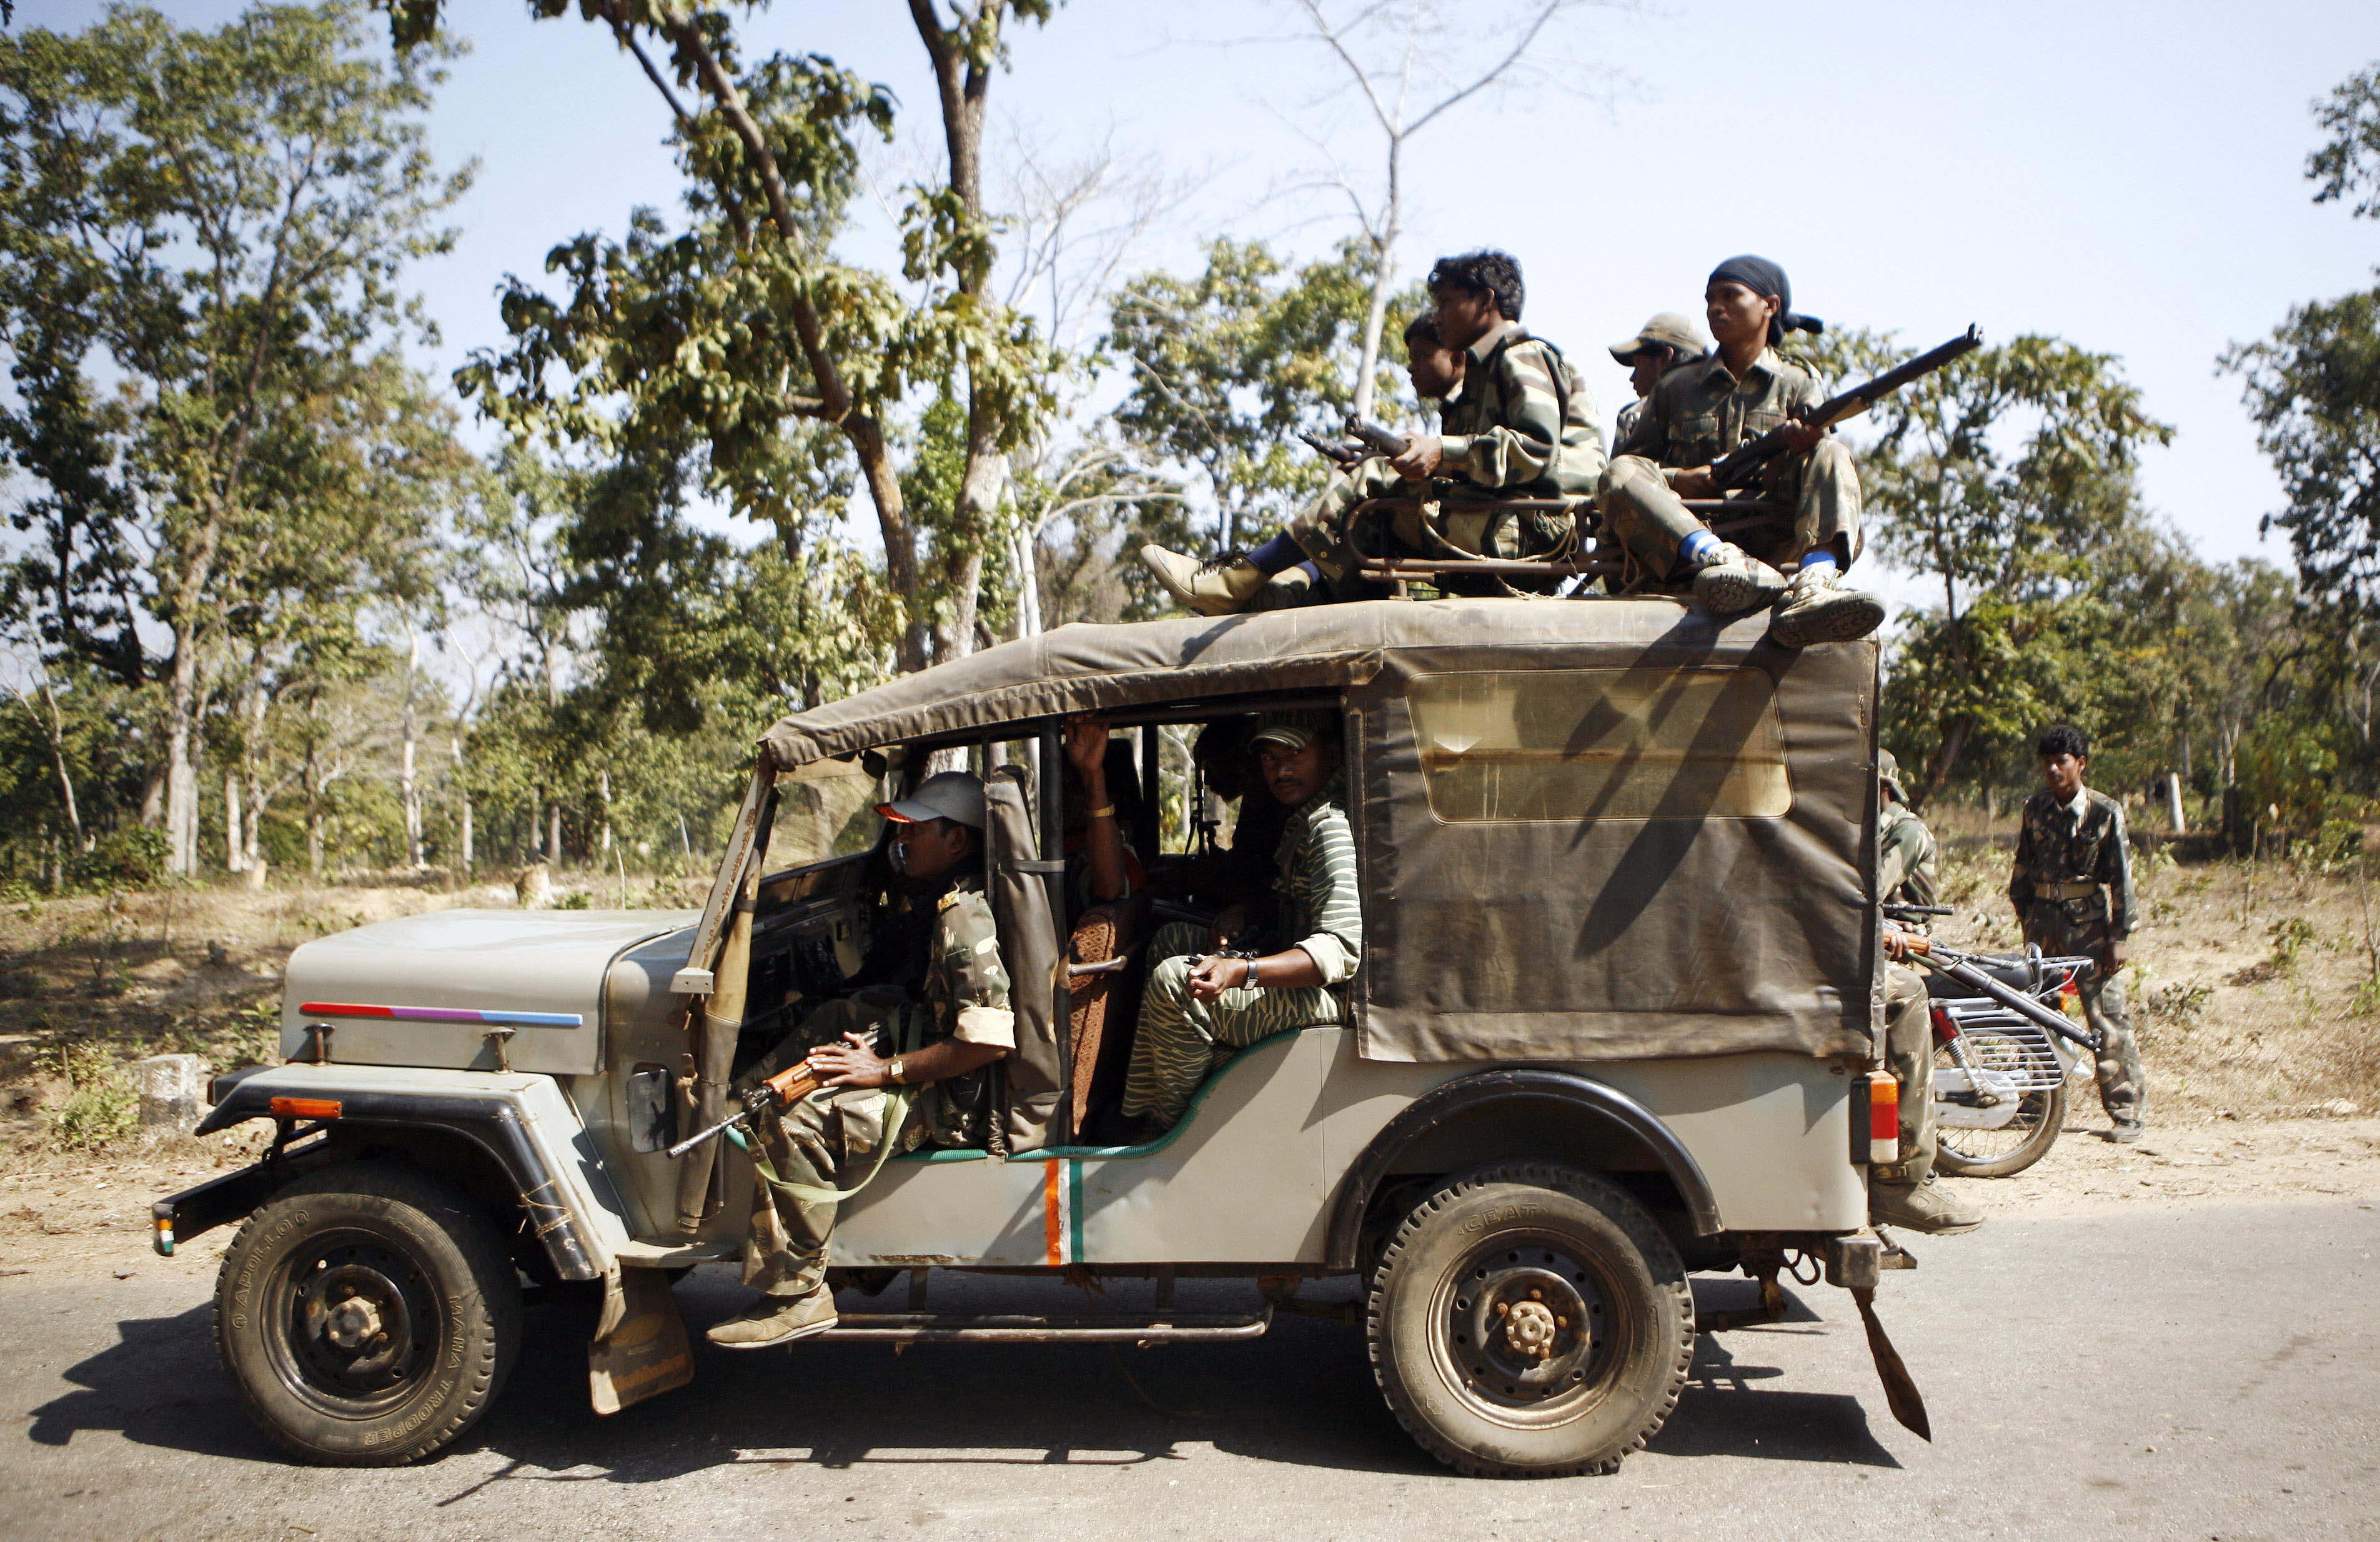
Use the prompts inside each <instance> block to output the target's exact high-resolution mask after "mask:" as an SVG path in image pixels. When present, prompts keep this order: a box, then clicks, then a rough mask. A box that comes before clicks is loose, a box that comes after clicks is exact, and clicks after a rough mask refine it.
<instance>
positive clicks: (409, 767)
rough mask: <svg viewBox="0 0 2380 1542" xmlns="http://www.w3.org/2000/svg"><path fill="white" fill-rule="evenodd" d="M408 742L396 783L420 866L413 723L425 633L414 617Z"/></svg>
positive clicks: (412, 859) (411, 860)
mask: <svg viewBox="0 0 2380 1542" xmlns="http://www.w3.org/2000/svg"><path fill="white" fill-rule="evenodd" d="M405 637H406V642H407V649H406V654H405V723H404V732H405V744H404V747H403V748H402V749H401V751H400V752H399V758H398V764H397V771H396V784H397V795H398V797H399V799H400V801H402V803H403V804H404V807H405V853H406V857H405V859H406V862H407V865H408V866H410V867H412V868H417V869H418V868H420V866H421V792H420V788H419V785H418V783H416V782H415V780H414V769H413V768H414V742H415V740H416V738H417V737H418V735H417V734H416V732H415V728H414V722H413V692H414V687H415V683H416V681H417V679H418V678H419V672H420V669H421V635H420V634H419V633H418V632H416V631H415V630H414V629H413V623H412V622H411V621H410V620H408V621H407V623H406V624H405Z"/></svg>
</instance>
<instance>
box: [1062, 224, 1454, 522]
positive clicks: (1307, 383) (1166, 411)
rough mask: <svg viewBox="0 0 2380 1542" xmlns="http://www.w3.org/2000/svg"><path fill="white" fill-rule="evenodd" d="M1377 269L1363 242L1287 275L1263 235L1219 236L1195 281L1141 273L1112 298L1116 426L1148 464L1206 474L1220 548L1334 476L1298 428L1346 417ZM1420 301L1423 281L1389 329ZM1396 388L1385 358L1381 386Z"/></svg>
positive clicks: (1401, 302) (1321, 429) (1422, 305)
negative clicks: (1122, 390) (1121, 395)
mask: <svg viewBox="0 0 2380 1542" xmlns="http://www.w3.org/2000/svg"><path fill="white" fill-rule="evenodd" d="M1371 271H1372V257H1371V255H1370V253H1369V251H1368V249H1366V247H1365V246H1364V245H1363V243H1361V242H1360V241H1355V240H1349V241H1346V242H1342V244H1341V246H1340V248H1339V249H1338V251H1337V253H1336V254H1335V255H1333V256H1332V257H1330V258H1329V259H1326V260H1324V261H1317V262H1310V263H1308V264H1306V265H1305V267H1302V268H1299V269H1296V270H1295V271H1294V272H1293V271H1292V270H1291V268H1290V266H1289V264H1288V262H1287V261H1284V260H1283V259H1282V258H1281V257H1280V256H1279V255H1278V254H1276V253H1275V252H1273V251H1272V249H1270V248H1269V247H1267V246H1266V245H1265V244H1264V243H1263V242H1261V241H1235V240H1233V239H1230V238H1229V237H1225V238H1222V239H1219V240H1216V241H1213V242H1211V243H1209V244H1208V248H1207V265H1206V267H1205V269H1204V270H1203V271H1202V272H1200V273H1198V274H1197V275H1196V277H1193V278H1178V277H1175V276H1174V275H1172V274H1170V273H1148V274H1145V275H1143V276H1142V277H1140V278H1138V279H1135V280H1134V281H1133V282H1131V283H1130V284H1127V285H1124V287H1123V290H1122V291H1120V292H1119V294H1118V295H1117V297H1116V298H1115V300H1114V302H1113V304H1112V307H1111V324H1110V328H1109V333H1108V337H1107V341H1106V344H1105V350H1106V352H1107V353H1108V354H1109V355H1110V356H1111V357H1112V358H1115V359H1116V360H1117V361H1118V362H1119V363H1121V364H1123V365H1126V366H1128V367H1129V368H1130V369H1131V370H1132V373H1133V384H1132V390H1131V393H1130V395H1127V396H1126V397H1125V399H1124V401H1123V404H1122V405H1121V406H1119V407H1117V408H1116V411H1115V415H1114V416H1115V422H1116V425H1117V427H1118V429H1119V430H1120V431H1122V433H1123V439H1124V443H1126V444H1127V445H1128V446H1130V447H1131V448H1132V449H1133V450H1134V451H1135V452H1136V453H1138V454H1139V455H1142V456H1143V457H1145V458H1146V460H1147V462H1148V463H1150V464H1151V465H1152V466H1154V467H1167V466H1179V467H1188V468H1191V469H1193V470H1194V471H1195V472H1196V473H1197V474H1198V475H1200V476H1202V477H1203V478H1204V480H1205V481H1206V483H1207V487H1208V492H1209V494H1210V495H1211V496H1212V497H1213V499H1214V501H1215V503H1216V504H1217V505H1218V509H1219V517H1218V522H1217V528H1216V535H1215V545H1216V547H1217V548H1218V549H1223V548H1228V547H1231V546H1233V545H1236V544H1240V543H1242V542H1243V541H1247V540H1254V539H1257V538H1259V537H1260V536H1261V535H1262V533H1263V532H1265V531H1266V530H1267V529H1268V528H1270V527H1271V526H1274V525H1277V524H1280V523H1281V522H1282V521H1284V520H1285V519H1286V518H1287V517H1288V516H1290V515H1291V514H1293V513H1294V512H1295V511H1296V509H1297V508H1298V507H1299V505H1301V504H1304V503H1305V501H1306V500H1308V499H1310V498H1311V497H1313V495H1314V494H1315V493H1316V492H1318V491H1319V490H1320V489H1321V487H1322V484H1323V482H1324V480H1326V479H1327V478H1328V476H1329V472H1330V467H1329V465H1328V463H1326V462H1324V461H1323V460H1322V459H1321V457H1319V456H1318V455H1315V454H1314V452H1313V451H1311V450H1309V449H1307V448H1306V447H1305V445H1304V444H1302V443H1299V442H1298V440H1297V437H1296V435H1297V432H1298V431H1300V430H1305V431H1310V432H1316V433H1319V434H1323V435H1326V436H1328V435H1332V434H1335V433H1336V432H1337V431H1339V429H1340V428H1341V426H1342V424H1343V423H1344V421H1345V419H1346V414H1347V409H1348V407H1350V406H1351V405H1352V404H1353V402H1354V395H1355V393H1354V375H1355V371H1356V368H1357V358H1358V354H1359V349H1360V346H1361V331H1362V327H1363V322H1364V317H1365V314H1366V310H1367V308H1368V307H1369V305H1370V303H1371ZM1427 306H1428V300H1427V297H1426V296H1425V295H1423V294H1422V293H1421V292H1420V290H1419V288H1418V286H1416V287H1415V288H1414V289H1410V290H1408V291H1407V292H1405V293H1404V294H1403V295H1400V296H1398V297H1396V299H1395V300H1394V301H1393V302H1392V303H1391V305H1390V310H1389V322H1388V332H1389V334H1390V335H1396V334H1401V333H1402V331H1403V327H1404V323H1405V322H1407V321H1408V320H1410V319H1411V318H1412V317H1413V316H1414V315H1415V314H1416V313H1418V312H1419V311H1421V310H1426V309H1427ZM1395 384H1396V381H1395V377H1394V376H1393V374H1392V373H1391V372H1390V370H1388V369H1387V368H1386V367H1383V369H1382V370H1381V379H1380V382H1379V385H1378V390H1379V392H1380V394H1381V395H1383V396H1385V395H1390V393H1391V392H1392V391H1393V390H1394V387H1395Z"/></svg>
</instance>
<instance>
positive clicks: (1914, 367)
mask: <svg viewBox="0 0 2380 1542" xmlns="http://www.w3.org/2000/svg"><path fill="white" fill-rule="evenodd" d="M1982 346H1984V334H1983V332H1982V330H1981V329H1980V328H1977V327H1972V326H1971V327H1969V328H1968V329H1967V331H1966V334H1965V335H1964V336H1961V337H1953V338H1951V339H1950V340H1949V342H1947V343H1945V344H1943V345H1942V346H1940V347H1938V348H1936V349H1934V350H1932V351H1931V352H1928V353H1922V354H1919V355H1918V356H1917V357H1916V358H1913V359H1911V360H1910V361H1909V362H1908V363H1906V364H1903V365H1901V366H1900V368H1899V369H1897V370H1886V371H1885V372H1884V373H1882V374H1880V375H1878V376H1876V379H1874V380H1872V381H1869V382H1867V383H1866V384H1865V385H1856V386H1853V387H1852V389H1851V390H1849V391H1846V392H1844V393H1842V395H1839V396H1830V397H1828V399H1827V400H1825V401H1823V402H1821V403H1819V404H1818V406H1817V407H1815V408H1813V409H1812V410H1811V411H1809V412H1806V413H1803V415H1802V417H1801V418H1800V419H1796V420H1797V421H1799V422H1802V423H1807V424H1812V425H1815V427H1818V428H1822V429H1828V428H1832V427H1834V426H1835V425H1836V424H1837V423H1840V422H1841V421H1842V420H1843V419H1846V418H1856V417H1857V416H1859V415H1860V414H1861V413H1863V412H1865V411H1866V410H1867V409H1868V408H1869V407H1874V406H1875V405H1876V403H1878V402H1880V401H1882V400H1883V399H1884V398H1885V397H1887V396H1889V395H1892V394H1893V393H1894V392H1896V391H1898V390H1900V388H1901V387H1902V386H1904V385H1907V384H1908V383H1909V382H1911V381H1913V380H1915V379H1917V378H1918V377H1919V376H1921V375H1930V374H1932V373H1933V372H1934V371H1935V370H1938V369H1940V368H1942V366H1943V365H1945V364H1948V363H1949V362H1950V361H1951V360H1952V359H1954V358H1960V357H1961V356H1962V355H1965V354H1970V353H1973V352H1974V351H1975V350H1976V349H1977V348H1980V347H1982ZM1786 448H1787V446H1786V443H1785V431H1784V430H1783V429H1781V428H1776V429H1771V430H1769V431H1767V433H1764V434H1762V435H1761V436H1760V437H1759V438H1757V439H1755V440H1754V441H1753V442H1752V443H1749V444H1745V445H1743V446H1741V447H1739V448H1738V449H1736V450H1735V451H1734V452H1733V453H1731V454H1730V455H1728V457H1727V458H1726V459H1724V460H1722V461H1720V462H1718V464H1717V465H1715V466H1713V467H1711V481H1712V483H1713V484H1714V485H1715V486H1716V487H1717V488H1718V491H1719V492H1731V491H1732V490H1734V489H1736V488H1739V487H1746V486H1749V485H1750V484H1751V482H1752V479H1753V477H1754V476H1755V474H1756V473H1757V472H1758V471H1759V470H1760V468H1761V467H1764V466H1766V465H1767V464H1768V463H1769V462H1770V461H1772V460H1775V459H1776V458H1777V457H1778V456H1779V455H1783V454H1784V453H1785V451H1786ZM1392 453H1393V452H1392Z"/></svg>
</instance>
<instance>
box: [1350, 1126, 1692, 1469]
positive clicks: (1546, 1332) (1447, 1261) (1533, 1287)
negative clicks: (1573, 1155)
mask: <svg viewBox="0 0 2380 1542" xmlns="http://www.w3.org/2000/svg"><path fill="white" fill-rule="evenodd" d="M1365 1327H1366V1334H1367V1336H1368V1338H1369V1339H1370V1347H1371V1354H1372V1372H1373V1376H1374V1378H1376V1379H1377V1380H1378V1382H1379V1386H1380V1391H1381V1394H1382V1395H1383V1396H1384V1397H1385V1398H1387V1400H1388V1403H1389V1407H1390V1410H1391V1411H1392V1412H1393V1413H1394V1414H1395V1415H1396V1416H1397V1419H1398V1422H1399V1423H1401V1424H1403V1426H1404V1427H1405V1430H1406V1432H1407V1433H1408V1434H1410V1435H1412V1436H1413V1438H1414V1439H1415V1440H1417V1441H1419V1442H1420V1443H1421V1445H1422V1446H1423V1448H1424V1449H1425V1450H1427V1451H1429V1452H1430V1454H1431V1455H1433V1456H1436V1457H1437V1458H1438V1459H1439V1461H1441V1462H1444V1463H1448V1464H1449V1465H1451V1466H1453V1467H1455V1468H1458V1469H1460V1470H1461V1471H1463V1472H1466V1473H1472V1474H1476V1475H1482V1476H1490V1477H1555V1476H1564V1475H1571V1474H1575V1473H1589V1472H1609V1471H1611V1470H1612V1469H1613V1468H1615V1467H1617V1466H1618V1465H1619V1464H1620V1460H1621V1458H1622V1457H1624V1456H1626V1455H1627V1454H1628V1453H1629V1452H1630V1451H1634V1450H1636V1449H1637V1448H1638V1447H1640V1446H1642V1445H1643V1444H1644V1443H1645V1441H1646V1440H1647V1439H1651V1438H1652V1435H1653V1433H1654V1432H1655V1431H1656V1430H1658V1429H1659V1428H1660V1427H1661V1422H1662V1421H1663V1420H1664V1419H1666V1418H1668V1417H1669V1414H1670V1409H1671V1408H1673V1407H1675V1406H1676V1405H1677V1401H1678V1393H1679V1391H1680V1390H1682V1388H1683V1387H1684V1385H1685V1381H1686V1373H1687V1371H1688V1368H1689V1367H1690V1366H1692V1365H1693V1363H1694V1294H1693V1291H1692V1288H1691V1287H1690V1286H1689V1285H1688V1284H1687V1281H1686V1273H1685V1269H1684V1266H1683V1265H1682V1264H1681V1263H1680V1262H1679V1259H1678V1255H1677V1250H1676V1249H1675V1248H1674V1247H1672V1246H1671V1245H1670V1241H1669V1238H1668V1237H1667V1236H1665V1235H1664V1234H1663V1233H1662V1232H1661V1230H1660V1228H1659V1227H1658V1226H1657V1225H1655V1224H1654V1222H1653V1219H1652V1218H1651V1217H1650V1216H1648V1215H1646V1214H1645V1210H1644V1208H1643V1207H1642V1206H1640V1205H1638V1204H1637V1203H1636V1202H1635V1201H1634V1200H1633V1199H1631V1198H1630V1197H1629V1196H1627V1195H1626V1194H1625V1193H1623V1192H1621V1190H1620V1189H1619V1188H1618V1187H1617V1186H1615V1185H1614V1184H1611V1183H1609V1181H1607V1180H1605V1179H1602V1178H1598V1177H1597V1176H1595V1175H1594V1174H1593V1173H1589V1172H1581V1171H1579V1170H1578V1169H1575V1168H1569V1167H1560V1166H1555V1165H1552V1164H1547V1163H1535V1162H1531V1163H1513V1164H1509V1165H1502V1166H1497V1167H1490V1168H1483V1169H1480V1170H1478V1171H1476V1172H1470V1173H1466V1174H1464V1175H1463V1176H1461V1177H1459V1178H1455V1179H1452V1180H1451V1181H1450V1182H1448V1183H1447V1184H1445V1185H1444V1186H1442V1187H1440V1188H1439V1190H1438V1191H1437V1192H1436V1193H1434V1194H1432V1195H1431V1196H1429V1197H1428V1198H1427V1199H1425V1200H1424V1201H1422V1202H1421V1204H1419V1205H1418V1206H1416V1207H1415V1208H1414V1209H1413V1211H1412V1212H1411V1213H1410V1214H1409V1215H1407V1216H1406V1217H1405V1220H1404V1222H1403V1225H1401V1226H1400V1227H1399V1228H1398V1229H1397V1233H1396V1236H1395V1238H1394V1240H1393V1241H1391V1242H1390V1245H1389V1246H1388V1249H1387V1251H1386V1252H1385V1253H1384V1254H1383V1255H1382V1257H1381V1259H1380V1266H1379V1269H1378V1271H1377V1272H1376V1273H1375V1274H1374V1275H1373V1281H1372V1290H1371V1294H1370V1298H1369V1301H1368V1303H1367V1305H1366V1315H1365Z"/></svg>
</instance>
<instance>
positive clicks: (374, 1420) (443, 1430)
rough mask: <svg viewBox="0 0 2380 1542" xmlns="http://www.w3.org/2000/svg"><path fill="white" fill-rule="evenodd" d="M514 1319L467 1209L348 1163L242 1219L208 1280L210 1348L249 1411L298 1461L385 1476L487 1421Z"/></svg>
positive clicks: (485, 1226) (375, 1166)
mask: <svg viewBox="0 0 2380 1542" xmlns="http://www.w3.org/2000/svg"><path fill="white" fill-rule="evenodd" d="M520 1310H521V1307H520V1286H519V1281H518V1280H517V1278H516V1276H515V1274H514V1272H513V1266H512V1263H511V1260H510V1258H509V1256H508V1255H507V1254H506V1252H505V1249H504V1241H503V1239H502V1238H501V1237H500V1236H498V1234H497V1233H496V1230H495V1228H494V1227H493V1226H492V1225H491V1224H490V1223H489V1221H488V1219H487V1217H486V1216H485V1215H483V1214H482V1213H480V1208H478V1207H477V1206H475V1205H474V1204H472V1203H471V1202H470V1201H469V1200H468V1199H467V1198H465V1197H464V1196H462V1195H461V1194H460V1193H458V1192H456V1191H455V1189H454V1188H452V1187H450V1186H449V1185H447V1184H443V1183H441V1182H440V1181H439V1180H437V1179H436V1178H433V1177H431V1176H429V1175H428V1174H426V1173H422V1172H417V1171H415V1170H413V1169H411V1168H408V1167H405V1166H401V1165H399V1164H396V1163H392V1162H358V1163H353V1164H348V1165H345V1166H339V1167H332V1168H326V1169H323V1170H322V1171H320V1172H311V1173H309V1174H307V1175H306V1176H304V1177H302V1178H300V1179H298V1180H297V1182H295V1183H293V1184H290V1185H289V1186H288V1187H287V1188H285V1189H284V1190H282V1191H281V1192H280V1193H279V1194H278V1195H276V1196H274V1197H273V1200H272V1202H271V1203H269V1204H267V1205H265V1206H263V1207H262V1208H260V1209H258V1210H257V1211H256V1213H255V1214H254V1215H252V1216H250V1217H249V1219H248V1221H247V1223H246V1224H245V1225H243V1226H242V1227H241V1228H240V1232H239V1235H238V1236H237V1238H235V1239H234V1240H233V1243H232V1245H231V1247H230V1248H229V1250H228V1251H226V1252H225V1255H224V1262H223V1272H222V1273H221V1274H220V1275H219V1276H218V1277H217V1280H216V1282H215V1347H216V1349H217V1350H218V1351H219V1352H220V1353H221V1354H222V1356H223V1363H224V1368H225V1370H226V1371H227V1372H229V1373H230V1376H231V1380H232V1386H233V1388H234V1390H236V1391H237V1393H238V1396H239V1401H240V1403H241V1405H242V1406H243V1407H245V1408H246V1409H247V1410H248V1413H249V1416H250V1417H251V1418H253V1419H255V1420H256V1422H257V1423H258V1424H259V1425H260V1426H261V1427H263V1429H264V1431H265V1433H266V1434H268V1435H270V1436H272V1437H273V1439H275V1440H278V1441H279V1442H280V1443H281V1444H282V1445H284V1446H285V1447H287V1448H288V1449H289V1450H290V1451H293V1452H295V1453H296V1454H297V1456H299V1457H302V1458H303V1459H305V1460H306V1461H309V1462H319V1463H330V1464H334V1465H341V1466H357V1467H386V1466H395V1465H397V1464H399V1463H407V1462H414V1461H418V1460H419V1459H420V1458H422V1457H424V1456H427V1455H429V1454H430V1453H431V1452H432V1451H438V1450H440V1449H441V1448H443V1447H444V1446H445V1445H447V1444H448V1443H449V1442H451V1441H452V1440H454V1439H455V1437H457V1436H459V1435H460V1434H462V1433H463V1431H464V1430H466V1429H468V1428H469V1427H470V1426H471V1424H472V1423H473V1422H474V1421H475V1420H477V1419H478V1418H479V1416H480V1414H481V1413H483V1412H484V1411H485V1410H486V1408H487V1406H488V1404H489V1402H492V1400H493V1399H494V1397H495V1395H496V1391H497V1389H498V1388H499V1387H501V1386H502V1385H503V1383H504V1375H505V1373H506V1372H507V1371H509V1370H510V1369H511V1368H512V1361H513V1355H514V1353H515V1351H516V1349H517V1347H518V1345H519V1342H520Z"/></svg>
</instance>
